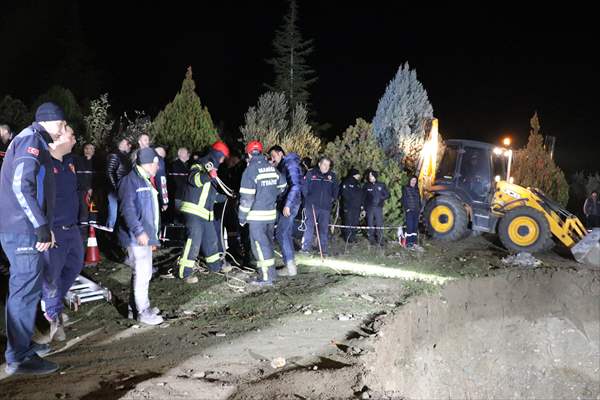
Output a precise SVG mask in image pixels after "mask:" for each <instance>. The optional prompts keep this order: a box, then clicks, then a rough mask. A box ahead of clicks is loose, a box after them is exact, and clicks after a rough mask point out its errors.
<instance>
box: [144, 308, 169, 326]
mask: <svg viewBox="0 0 600 400" xmlns="http://www.w3.org/2000/svg"><path fill="white" fill-rule="evenodd" d="M138 321H139V322H141V323H142V324H146V325H160V324H162V323H163V321H164V320H163V317H161V316H160V315H156V314H154V313H153V312H152V309H147V310H144V311H143V312H141V313H140V314H139V315H138Z"/></svg>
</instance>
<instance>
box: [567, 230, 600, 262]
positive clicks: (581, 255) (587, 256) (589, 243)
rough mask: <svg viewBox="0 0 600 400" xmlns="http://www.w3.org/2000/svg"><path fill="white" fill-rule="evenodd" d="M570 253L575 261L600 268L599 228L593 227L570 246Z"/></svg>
mask: <svg viewBox="0 0 600 400" xmlns="http://www.w3.org/2000/svg"><path fill="white" fill-rule="evenodd" d="M571 253H573V257H575V260H577V262H580V263H583V264H588V265H591V266H594V267H597V268H600V228H594V229H593V230H592V231H591V232H590V233H588V234H587V235H585V236H584V237H583V239H581V240H580V241H579V242H578V243H577V244H576V245H575V246H573V247H571Z"/></svg>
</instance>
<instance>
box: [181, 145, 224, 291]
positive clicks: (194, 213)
mask: <svg viewBox="0 0 600 400" xmlns="http://www.w3.org/2000/svg"><path fill="white" fill-rule="evenodd" d="M228 156H229V148H228V147H227V145H226V144H225V143H223V142H216V143H214V144H213V145H212V147H211V149H210V151H209V153H208V155H206V156H205V157H202V158H200V159H198V160H197V161H194V162H193V164H192V166H191V168H190V174H189V175H188V180H187V186H186V187H185V190H184V195H183V200H182V202H181V209H180V210H181V212H182V214H183V215H184V219H185V226H186V229H187V241H186V243H185V247H184V250H183V254H182V256H181V257H180V259H179V262H178V266H179V273H178V275H179V278H181V279H184V280H185V282H186V283H196V282H198V278H197V277H195V276H193V272H194V265H195V263H196V259H197V258H198V254H199V252H200V250H202V255H203V256H204V260H205V262H206V265H207V266H208V269H209V270H210V271H212V272H219V271H221V269H222V266H223V263H222V260H221V254H220V253H219V248H218V246H217V240H218V239H217V234H216V232H215V227H214V225H213V221H214V219H215V215H214V211H213V207H214V204H215V202H216V201H219V200H221V198H222V197H224V196H223V195H221V194H219V193H218V192H217V182H218V178H217V169H218V168H219V165H220V164H221V163H222V162H223V161H225V158H226V157H228Z"/></svg>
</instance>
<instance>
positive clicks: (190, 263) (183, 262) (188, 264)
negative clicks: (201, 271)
mask: <svg viewBox="0 0 600 400" xmlns="http://www.w3.org/2000/svg"><path fill="white" fill-rule="evenodd" d="M190 247H192V239H188V240H187V241H186V242H185V248H184V250H183V254H182V255H181V258H180V259H179V278H181V279H183V273H184V271H185V269H186V268H194V260H188V255H189V254H190Z"/></svg>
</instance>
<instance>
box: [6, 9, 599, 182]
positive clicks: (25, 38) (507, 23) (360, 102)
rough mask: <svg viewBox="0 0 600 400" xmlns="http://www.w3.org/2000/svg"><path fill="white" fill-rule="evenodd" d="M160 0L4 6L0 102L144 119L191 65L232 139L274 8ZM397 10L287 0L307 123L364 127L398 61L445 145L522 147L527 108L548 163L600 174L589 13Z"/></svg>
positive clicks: (253, 84)
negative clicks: (311, 117) (92, 106)
mask: <svg viewBox="0 0 600 400" xmlns="http://www.w3.org/2000/svg"><path fill="white" fill-rule="evenodd" d="M123 3H125V2H123ZM128 3H129V2H128ZM205 3H206V4H205ZM212 3H215V4H216V3H217V2H212ZM167 4H168V5H161V6H155V5H150V2H136V3H135V4H133V2H131V3H130V4H128V5H124V4H121V3H114V4H112V3H110V2H98V1H95V2H89V1H86V2H80V3H79V4H78V2H69V1H64V0H63V1H52V2H45V1H39V2H32V1H19V2H12V1H8V2H6V1H5V2H3V4H2V5H0V12H1V16H0V21H1V22H2V26H1V27H0V33H1V36H0V48H1V49H2V56H1V63H0V64H1V65H0V95H4V94H11V95H12V96H13V97H18V98H21V99H22V100H24V101H25V102H26V103H28V104H29V103H31V101H32V100H33V99H35V97H37V95H39V94H40V93H42V92H44V91H45V90H47V89H48V87H49V86H51V84H53V83H58V84H61V85H64V86H66V87H69V88H71V89H72V90H73V91H74V92H75V94H76V96H78V98H79V99H80V100H81V101H82V102H85V99H89V98H93V97H96V96H97V95H98V94H99V93H103V92H109V95H110V99H111V103H112V104H113V106H114V111H115V112H119V113H120V112H122V111H123V110H127V111H131V110H134V109H141V110H145V111H146V112H148V113H149V114H151V115H152V116H155V115H156V113H157V112H158V111H159V110H160V109H161V108H162V107H164V105H165V104H166V103H167V102H168V101H170V100H171V99H172V98H173V96H174V95H175V93H176V92H177V90H179V88H180V84H181V81H182V79H183V77H184V75H185V70H186V67H187V66H188V65H192V67H193V70H194V78H195V81H196V85H197V90H198V93H199V95H200V98H201V100H202V102H203V104H205V105H207V106H208V108H209V111H210V112H211V115H212V117H213V120H214V121H215V122H216V123H221V122H222V123H223V124H224V126H225V128H226V133H227V134H229V135H232V134H236V132H237V128H238V126H239V125H240V124H241V123H242V121H243V114H244V113H245V112H246V110H247V109H248V106H250V105H254V104H255V103H256V101H257V98H258V96H259V95H260V94H262V93H263V92H264V91H265V90H266V89H265V88H264V86H263V83H265V82H268V83H270V82H272V79H273V74H272V70H271V67H270V66H269V65H267V64H266V63H265V62H264V60H265V59H266V58H269V57H271V56H272V51H271V49H272V45H271V42H272V40H273V36H274V31H275V29H276V28H277V27H278V26H279V25H280V23H281V21H282V17H283V15H284V14H285V12H286V10H287V5H286V2H284V1H273V2H247V3H244V4H242V2H240V4H238V3H237V2H220V3H219V4H220V6H211V5H208V4H209V3H208V2H193V4H197V5H196V6H194V7H191V6H190V4H192V2H181V3H180V2H176V1H169V2H167ZM392 4H394V5H396V6H392ZM405 4H408V3H404V2H377V1H371V2H364V1H363V2H358V3H357V5H350V4H349V3H348V2H333V1H329V2H325V1H307V0H305V1H302V0H300V1H299V6H300V28H301V30H302V33H303V35H304V37H305V38H312V39H314V45H315V52H314V53H313V55H312V56H311V58H310V60H309V61H310V64H311V66H312V67H313V68H314V69H315V70H316V71H317V74H318V78H319V80H318V82H317V83H316V84H315V85H314V86H313V88H312V90H311V95H312V103H313V107H314V108H315V110H316V111H317V113H318V119H319V121H320V122H329V123H331V124H332V128H331V130H330V131H329V132H327V136H328V137H333V136H335V135H337V134H339V133H341V132H342V131H343V130H344V129H345V128H346V127H347V126H348V125H350V124H352V123H353V121H354V120H355V119H356V118H357V117H363V118H366V119H368V120H370V119H371V118H372V117H373V115H374V114H375V110H376V108H377V102H378V100H379V98H380V97H381V95H382V94H383V92H384V89H385V86H386V85H387V83H388V82H389V80H390V79H392V78H393V76H394V74H395V72H396V70H397V68H398V66H399V65H400V64H401V63H403V62H405V61H408V62H409V64H410V65H411V67H413V68H416V69H417V74H418V77H419V80H420V81H421V82H422V83H423V84H424V86H425V88H426V89H427V91H428V94H429V99H430V101H431V103H432V105H433V108H434V114H435V115H436V116H437V117H438V118H439V119H440V130H441V133H442V134H443V135H444V136H445V137H447V138H469V139H479V140H485V141H496V140H499V139H500V138H501V137H502V136H504V135H506V134H510V135H511V136H513V137H515V139H516V145H523V144H524V143H525V142H526V138H527V135H528V129H529V118H530V117H531V115H532V114H533V112H534V111H536V110H537V111H538V113H539V115H540V121H541V125H542V131H543V133H547V134H551V135H555V136H556V137H557V152H556V158H557V161H558V163H559V165H560V166H561V167H563V169H565V171H566V172H567V173H570V172H573V171H575V170H579V169H587V170H598V169H600V168H598V163H599V161H598V160H599V159H600V158H599V157H597V155H596V154H597V152H598V149H599V144H600V140H599V139H598V133H596V127H595V126H594V123H595V118H593V117H595V113H596V112H597V103H598V102H597V100H596V96H595V95H596V88H597V82H596V81H597V79H596V71H597V70H598V63H597V62H592V59H595V58H597V57H596V56H595V55H594V53H593V52H594V51H595V49H597V47H598V45H597V43H595V42H594V41H593V36H594V34H593V30H594V29H595V25H594V24H593V23H591V21H588V19H591V11H589V10H587V11H586V10H585V9H579V10H576V11H574V12H569V11H568V10H566V9H564V8H563V9H561V10H550V11H552V15H550V16H548V15H546V14H547V12H548V11H549V10H548V9H543V10H542V9H531V10H529V9H525V8H523V7H520V8H515V9H508V8H505V9H489V8H488V9H486V10H478V9H464V10H459V9H455V8H452V9H440V8H434V7H433V6H431V7H430V8H422V9H410V8H408V7H407V6H405ZM473 12H476V14H473ZM587 15H590V17H587Z"/></svg>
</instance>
